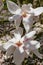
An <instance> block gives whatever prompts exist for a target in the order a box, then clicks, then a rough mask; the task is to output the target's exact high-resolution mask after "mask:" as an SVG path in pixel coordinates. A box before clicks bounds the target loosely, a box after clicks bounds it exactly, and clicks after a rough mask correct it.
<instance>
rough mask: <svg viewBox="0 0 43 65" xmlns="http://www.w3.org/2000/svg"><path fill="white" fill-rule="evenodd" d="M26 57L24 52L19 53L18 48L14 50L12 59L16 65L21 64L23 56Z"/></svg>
mask: <svg viewBox="0 0 43 65" xmlns="http://www.w3.org/2000/svg"><path fill="white" fill-rule="evenodd" d="M25 57H27V55H26V53H25V52H24V53H20V51H19V50H18V49H16V50H15V52H14V61H15V64H16V65H21V63H22V62H23V60H24V58H25Z"/></svg>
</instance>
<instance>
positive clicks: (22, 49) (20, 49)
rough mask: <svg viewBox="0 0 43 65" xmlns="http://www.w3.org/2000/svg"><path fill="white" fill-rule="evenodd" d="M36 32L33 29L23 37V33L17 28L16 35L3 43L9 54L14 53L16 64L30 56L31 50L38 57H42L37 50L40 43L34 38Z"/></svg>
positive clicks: (18, 64)
mask: <svg viewBox="0 0 43 65" xmlns="http://www.w3.org/2000/svg"><path fill="white" fill-rule="evenodd" d="M16 32H17V33H16ZM35 34H36V31H31V32H29V33H27V34H25V35H24V36H23V37H21V35H22V34H20V33H19V32H18V31H17V30H15V32H14V37H13V38H12V39H10V40H9V41H8V42H6V43H4V45H2V46H3V48H4V49H5V50H6V51H7V53H6V54H7V55H11V54H12V53H13V55H14V61H15V64H16V65H20V64H21V63H22V61H23V60H24V58H25V57H28V55H29V53H30V52H31V51H32V52H33V53H34V54H35V55H36V56H37V57H39V58H40V59H42V55H41V54H40V53H39V52H38V50H37V49H38V48H39V47H40V43H39V42H38V41H36V40H33V38H34V35H35Z"/></svg>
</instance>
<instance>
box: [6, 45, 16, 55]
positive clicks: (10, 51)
mask: <svg viewBox="0 0 43 65" xmlns="http://www.w3.org/2000/svg"><path fill="white" fill-rule="evenodd" d="M15 49H16V47H14V46H13V45H12V46H10V47H9V48H8V49H7V50H6V51H7V53H6V55H7V56H10V55H11V54H13V53H14V51H15Z"/></svg>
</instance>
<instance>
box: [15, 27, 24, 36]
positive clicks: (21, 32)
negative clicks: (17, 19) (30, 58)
mask: <svg viewBox="0 0 43 65" xmlns="http://www.w3.org/2000/svg"><path fill="white" fill-rule="evenodd" d="M15 34H17V35H20V37H21V36H22V35H23V28H21V27H18V28H17V29H15V31H14V35H15ZM15 37H16V36H15Z"/></svg>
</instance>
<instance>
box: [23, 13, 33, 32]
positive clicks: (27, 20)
mask: <svg viewBox="0 0 43 65" xmlns="http://www.w3.org/2000/svg"><path fill="white" fill-rule="evenodd" d="M33 23H34V21H33V16H32V15H31V14H27V16H26V17H23V25H24V28H25V30H26V32H28V31H30V28H31V27H32V25H33Z"/></svg>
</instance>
